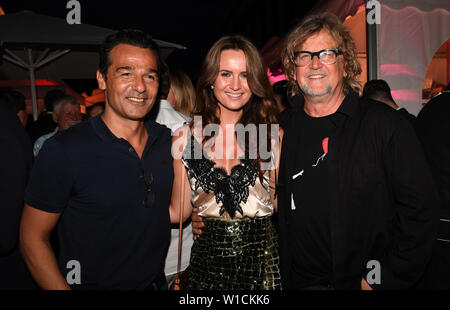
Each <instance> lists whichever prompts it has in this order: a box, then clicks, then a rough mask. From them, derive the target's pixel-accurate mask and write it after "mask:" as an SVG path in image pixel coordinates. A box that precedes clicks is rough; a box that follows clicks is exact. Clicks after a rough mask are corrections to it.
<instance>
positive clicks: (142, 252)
mask: <svg viewBox="0 0 450 310" xmlns="http://www.w3.org/2000/svg"><path fill="white" fill-rule="evenodd" d="M145 126H146V128H147V130H148V133H149V138H148V141H147V144H146V146H145V150H144V152H143V155H142V158H141V159H140V158H139V156H138V155H137V153H136V152H135V151H134V149H133V148H132V147H131V145H130V144H129V143H128V141H126V140H124V139H118V138H117V137H115V136H114V135H113V134H112V132H111V131H110V130H109V129H108V127H107V126H106V125H105V123H104V122H103V120H102V118H101V116H98V117H95V118H93V119H90V120H88V121H86V122H83V123H81V124H79V125H77V126H75V127H72V128H70V129H68V130H66V131H63V132H60V133H59V134H57V135H55V136H54V137H52V138H51V139H50V140H48V141H47V142H46V143H45V145H44V147H43V149H42V150H41V152H40V153H39V155H38V157H37V158H36V164H35V166H34V168H33V170H32V172H31V177H30V181H29V183H28V187H27V189H26V193H25V202H26V203H27V204H29V205H30V206H32V207H34V208H36V209H40V210H43V211H46V212H50V213H61V217H60V220H59V223H58V239H59V246H60V252H59V255H58V263H59V267H60V270H61V273H62V274H63V276H64V277H65V278H66V279H67V276H66V275H67V274H68V273H69V272H71V271H72V270H75V269H74V265H73V264H72V263H70V262H71V261H76V262H78V263H79V266H80V271H81V273H80V280H81V284H73V285H71V286H72V288H75V289H77V288H87V289H97V288H98V289H143V288H145V287H147V286H148V285H149V284H150V283H151V282H152V281H153V280H155V278H156V276H157V275H158V273H159V272H160V271H161V270H162V269H163V265H164V260H165V256H166V252H167V247H168V244H169V238H170V219H169V203H170V195H171V188H172V181H173V166H172V156H171V151H170V150H171V134H170V130H169V129H167V128H166V127H165V126H162V125H159V124H157V123H155V122H153V121H150V122H147V123H146V124H145ZM144 171H145V172H146V173H147V176H148V175H150V174H151V175H152V176H153V181H152V182H151V184H150V190H151V191H153V192H154V193H155V203H154V204H152V205H150V206H148V207H145V204H144V203H145V197H146V196H147V191H146V190H147V185H146V182H145V181H146V180H147V184H149V179H148V178H147V179H146V180H145V178H144V177H143V176H144ZM68 264H69V265H68ZM73 275H74V274H73V273H70V274H69V278H72V277H73ZM69 284H70V283H69Z"/></svg>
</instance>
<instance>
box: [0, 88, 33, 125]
mask: <svg viewBox="0 0 450 310" xmlns="http://www.w3.org/2000/svg"><path fill="white" fill-rule="evenodd" d="M0 100H3V101H4V102H5V103H7V104H8V105H9V107H10V108H11V109H12V110H13V111H14V112H15V113H16V115H17V117H18V118H19V120H20V122H21V123H22V125H23V127H25V128H26V127H27V121H28V114H27V111H26V103H25V96H24V95H23V94H22V93H21V92H18V91H15V90H5V91H2V92H0Z"/></svg>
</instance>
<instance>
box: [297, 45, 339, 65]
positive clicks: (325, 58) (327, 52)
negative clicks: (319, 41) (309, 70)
mask: <svg viewBox="0 0 450 310" xmlns="http://www.w3.org/2000/svg"><path fill="white" fill-rule="evenodd" d="M339 54H342V52H341V51H339V50H338V49H337V48H327V49H324V50H321V51H318V52H314V53H313V52H309V51H298V52H295V53H294V63H295V65H296V66H297V67H304V66H307V65H309V64H310V63H311V61H312V59H313V58H314V56H317V57H318V58H319V61H320V62H321V63H322V64H324V65H332V64H334V63H335V62H336V60H337V56H338V55H339Z"/></svg>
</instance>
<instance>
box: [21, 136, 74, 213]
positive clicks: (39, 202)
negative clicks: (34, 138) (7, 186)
mask: <svg viewBox="0 0 450 310" xmlns="http://www.w3.org/2000/svg"><path fill="white" fill-rule="evenodd" d="M71 164H72V162H71V161H70V160H69V158H68V157H67V155H66V152H65V150H64V148H63V144H62V143H61V142H60V141H58V140H57V139H53V138H52V139H49V140H48V141H46V143H45V144H44V146H43V147H42V149H41V151H40V152H39V155H38V156H37V158H36V162H35V165H34V167H33V169H32V171H31V176H30V180H29V182H28V186H27V188H26V191H25V197H24V200H25V203H27V204H28V205H30V206H32V207H33V208H36V209H39V210H42V211H46V212H50V213H62V212H63V211H64V209H65V207H66V206H67V203H68V201H69V197H70V194H71V191H72V185H73V180H74V176H73V173H72V171H73V169H72V167H71Z"/></svg>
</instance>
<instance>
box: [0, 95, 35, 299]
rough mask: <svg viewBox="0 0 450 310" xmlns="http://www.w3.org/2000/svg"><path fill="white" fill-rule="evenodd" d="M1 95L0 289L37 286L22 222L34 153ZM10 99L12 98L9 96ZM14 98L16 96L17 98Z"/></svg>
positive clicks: (12, 111)
mask: <svg viewBox="0 0 450 310" xmlns="http://www.w3.org/2000/svg"><path fill="white" fill-rule="evenodd" d="M12 97H13V98H15V96H14V95H13V96H12ZM5 98H8V96H5V97H4V96H3V94H2V96H1V98H0V145H1V146H2V150H1V152H0V178H1V182H0V197H1V203H0V212H1V216H0V290H4V289H8V290H16V289H32V288H36V286H35V284H34V281H33V280H32V278H31V276H30V274H29V272H28V270H27V268H26V266H25V263H24V261H23V258H22V256H21V254H20V250H19V246H18V239H19V221H20V216H21V213H22V209H23V195H24V190H25V186H26V185H27V181H28V177H29V174H30V170H31V166H32V163H33V155H32V150H31V143H30V139H29V137H28V135H27V133H26V131H25V128H24V126H23V124H21V122H20V121H19V119H18V118H17V116H16V115H17V112H16V111H15V109H14V110H13V108H11V106H12V104H11V102H7V101H6V100H5ZM9 98H11V97H9ZM14 100H15V99H14Z"/></svg>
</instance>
